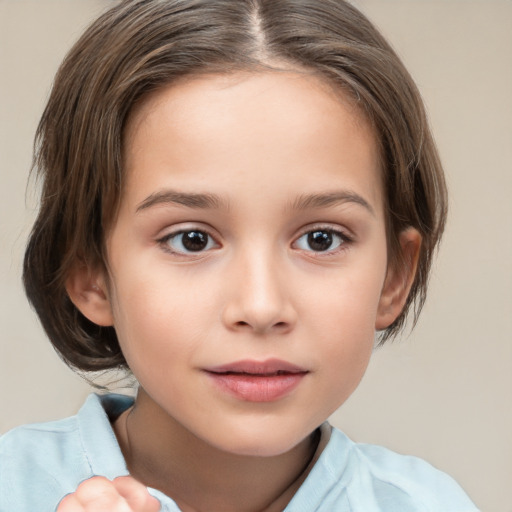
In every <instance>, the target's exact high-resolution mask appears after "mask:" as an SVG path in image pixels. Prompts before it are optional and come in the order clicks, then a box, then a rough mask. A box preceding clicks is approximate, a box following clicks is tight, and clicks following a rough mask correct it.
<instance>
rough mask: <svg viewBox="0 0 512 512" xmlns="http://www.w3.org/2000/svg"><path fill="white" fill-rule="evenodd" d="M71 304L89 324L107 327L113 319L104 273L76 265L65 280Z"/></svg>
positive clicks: (82, 264) (83, 265) (81, 264)
mask: <svg viewBox="0 0 512 512" xmlns="http://www.w3.org/2000/svg"><path fill="white" fill-rule="evenodd" d="M66 291H67V293H68V296H69V298H70V299H71V302H72V303H73V304H74V305H75V306H76V307H77V309H78V310H79V311H80V312H81V313H82V314H83V315H84V316H85V317H86V318H87V319H88V320H90V321H91V322H93V323H95V324H97V325H100V326H103V327H108V326H111V325H113V323H114V319H113V315H112V308H111V305H110V300H109V296H108V289H107V286H106V278H105V271H103V270H99V269H94V270H92V269H91V268H89V266H88V265H86V264H85V263H82V262H81V263H78V264H77V265H76V266H75V267H74V268H73V269H72V271H71V272H70V273H69V276H68V278H67V280H66Z"/></svg>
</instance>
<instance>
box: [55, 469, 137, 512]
mask: <svg viewBox="0 0 512 512" xmlns="http://www.w3.org/2000/svg"><path fill="white" fill-rule="evenodd" d="M74 496H75V498H76V501H77V502H78V503H79V504H80V505H81V506H82V507H83V510H84V511H85V512H103V511H107V510H108V511H109V512H114V511H115V512H132V509H131V508H130V506H129V505H128V503H127V502H126V500H125V499H124V498H123V497H122V496H121V495H120V494H119V492H118V491H117V489H116V488H115V486H114V484H113V483H112V482H111V481H110V480H108V479H107V478H105V477H102V476H95V477H93V478H90V479H88V480H85V481H84V482H82V483H81V484H80V485H79V486H78V488H77V490H76V491H75V493H74ZM79 510H80V509H79ZM59 512H60V511H59ZM72 512H74V511H72Z"/></svg>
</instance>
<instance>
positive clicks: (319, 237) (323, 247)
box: [295, 229, 346, 252]
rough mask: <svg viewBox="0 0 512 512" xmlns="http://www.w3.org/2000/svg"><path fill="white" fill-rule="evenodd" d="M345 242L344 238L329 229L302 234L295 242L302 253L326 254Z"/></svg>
mask: <svg viewBox="0 0 512 512" xmlns="http://www.w3.org/2000/svg"><path fill="white" fill-rule="evenodd" d="M345 242H346V237H344V236H343V235H342V234H341V233H338V232H337V231H333V230H330V229H316V230H314V231H308V232H307V233H304V234H303V235H302V236H301V237H300V238H298V239H297V241H296V242H295V246H296V247H297V248H298V249H302V250H304V251H314V252H327V251H333V250H335V249H337V248H338V247H340V245H342V244H343V243H345Z"/></svg>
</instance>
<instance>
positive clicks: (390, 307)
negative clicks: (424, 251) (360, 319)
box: [375, 228, 421, 331]
mask: <svg viewBox="0 0 512 512" xmlns="http://www.w3.org/2000/svg"><path fill="white" fill-rule="evenodd" d="M399 242H400V248H401V251H402V260H403V261H404V262H405V265H402V266H399V265H390V266H389V268H388V272H387V275H386V279H385V281H384V286H383V288H382V293H381V296H380V301H379V307H378V309H377V318H376V320H375V329H376V330H378V331H380V330H383V329H386V328H387V327H389V326H390V325H391V324H392V323H393V322H394V321H395V320H396V319H397V318H398V316H399V315H400V313H401V312H402V310H403V308H404V305H405V303H406V301H407V297H408V296H409V290H410V289H411V286H412V283H413V282H414V277H415V275H416V268H417V266H418V258H419V254H420V248H421V235H420V233H419V232H418V231H417V230H416V229H414V228H407V229H405V230H404V231H402V232H401V233H400V235H399Z"/></svg>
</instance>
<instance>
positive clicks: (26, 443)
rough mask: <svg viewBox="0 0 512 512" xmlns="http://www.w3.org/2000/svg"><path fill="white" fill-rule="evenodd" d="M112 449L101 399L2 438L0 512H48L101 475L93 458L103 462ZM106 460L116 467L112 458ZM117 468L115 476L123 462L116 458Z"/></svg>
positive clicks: (112, 444)
mask: <svg viewBox="0 0 512 512" xmlns="http://www.w3.org/2000/svg"><path fill="white" fill-rule="evenodd" d="M107 401H108V399H107ZM117 447H118V445H117V443H116V441H115V436H114V435H113V433H112V430H111V428H110V425H109V421H108V417H107V415H106V412H105V409H104V404H103V403H102V399H100V398H99V397H97V396H96V395H91V396H90V397H89V398H88V399H87V401H86V403H85V404H84V406H83V407H82V409H81V410H80V412H79V413H78V414H77V415H76V416H72V417H70V418H66V419H63V420H59V421H53V422H48V423H38V424H33V425H25V426H21V427H17V428H15V429H13V430H11V431H9V432H7V433H6V434H4V435H3V436H1V437H0V503H1V505H0V512H11V511H12V510H16V511H23V512H25V511H29V510H38V511H40V512H43V511H46V510H51V511H52V512H53V511H54V510H55V507H56V504H57V503H58V502H59V501H60V499H61V498H62V497H63V496H64V495H65V494H67V493H69V492H72V491H73V490H75V489H76V487H77V485H78V483H80V482H81V481H83V480H85V479H87V478H90V477H91V476H93V475H94V474H101V471H102V468H101V463H98V456H97V455H98V454H100V455H99V456H100V457H105V458H106V457H107V456H108V455H107V454H109V453H110V452H112V451H115V450H116V448H117ZM117 451H118V452H119V450H118V448H117ZM102 452H103V453H102ZM119 453H120V452H119ZM110 460H112V461H116V456H115V455H114V456H112V457H111V458H110ZM121 461H122V458H121ZM117 462H118V464H117V466H118V468H116V471H118V470H119V472H122V471H123V469H124V464H123V463H124V461H122V462H120V461H119V456H118V457H117ZM113 463H114V462H113ZM109 464H110V462H109ZM108 469H109V468H107V471H108ZM116 476H117V475H116ZM3 507H6V508H3Z"/></svg>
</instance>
